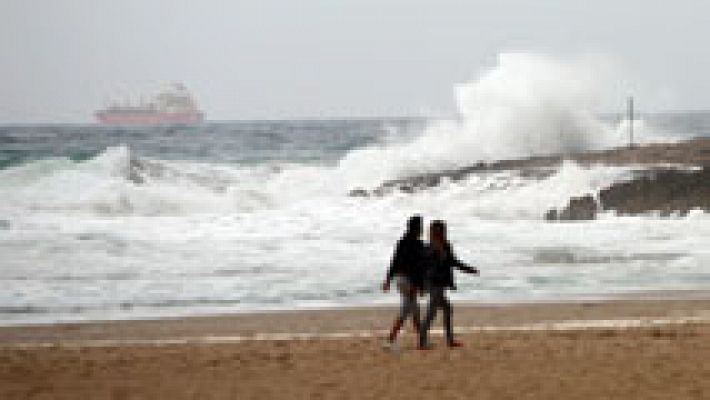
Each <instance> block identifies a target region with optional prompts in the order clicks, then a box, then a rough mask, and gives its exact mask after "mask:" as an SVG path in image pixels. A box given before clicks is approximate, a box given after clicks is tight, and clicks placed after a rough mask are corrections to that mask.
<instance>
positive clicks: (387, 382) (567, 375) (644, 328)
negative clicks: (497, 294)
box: [0, 296, 710, 399]
mask: <svg viewBox="0 0 710 400" xmlns="http://www.w3.org/2000/svg"><path fill="white" fill-rule="evenodd" d="M699 297H702V296H699ZM455 311H456V314H455V323H456V325H457V326H458V327H459V331H460V334H459V338H460V339H461V340H462V341H463V342H464V344H465V346H464V347H463V348H459V349H448V348H446V347H445V346H444V345H443V343H442V340H441V337H440V336H435V337H434V338H433V343H434V345H435V347H434V349H432V350H428V351H420V350H416V349H415V340H414V336H413V335H411V334H409V333H408V334H405V335H404V336H403V337H402V338H401V340H400V342H399V345H400V346H399V350H398V351H395V352H392V351H386V350H384V349H383V347H382V340H381V335H382V332H381V331H382V330H383V329H386V328H387V327H388V325H389V323H390V319H391V318H392V316H393V310H392V309H389V308H385V307H377V308H375V307H373V308H361V309H345V310H321V311H299V312H269V313H258V314H240V315H228V316H214V317H193V318H182V319H165V320H152V321H116V322H101V323H82V324H59V325H37V326H24V327H5V328H0V361H1V362H0V398H3V399H25V398H30V399H80V398H86V399H89V398H91V399H144V398H145V399H155V398H173V399H183V398H185V399H271V398H280V399H294V398H296V399H300V398H333V399H337V398H344V399H385V398H387V399H390V398H392V399H399V398H402V399H405V398H406V399H413V398H439V399H458V398H478V399H520V398H525V399H549V398H565V399H598V398H639V399H670V398H673V399H684V398H687V399H703V398H708V396H710V341H709V339H710V323H707V322H706V321H708V318H710V301H708V300H704V299H701V298H698V299H686V300H671V299H667V300H618V301H607V302H581V303H560V304H527V305H506V306H492V305H485V306H484V305H461V304H459V305H457V307H456V310H455ZM631 321H645V322H643V323H641V324H639V326H636V325H631V326H626V325H629V323H630V322H631ZM438 325H439V324H438V322H437V327H438ZM584 326H587V327H586V328H585V327H584Z"/></svg>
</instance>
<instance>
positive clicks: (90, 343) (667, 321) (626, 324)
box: [0, 313, 710, 349]
mask: <svg viewBox="0 0 710 400" xmlns="http://www.w3.org/2000/svg"><path fill="white" fill-rule="evenodd" d="M707 322H710V313H708V314H704V315H696V316H687V317H677V318H635V319H601V320H564V321H550V322H538V323H531V324H524V325H481V326H458V327H455V328H454V330H455V331H456V332H457V333H478V332H535V331H579V330H593V329H628V328H651V327H660V326H668V325H692V324H701V323H707ZM387 333H388V331H387V330H354V331H344V332H323V333H315V332H301V333H257V334H253V335H233V336H211V335H206V336H186V337H176V338H163V339H88V340H59V341H53V342H52V341H48V342H21V343H7V344H0V348H5V349H37V348H86V347H109V348H110V347H124V346H171V345H193V344H230V343H242V342H283V341H297V340H318V339H331V340H333V339H358V338H359V339H371V338H381V337H385V336H386V335H387ZM431 333H432V334H434V335H443V333H444V332H443V330H442V329H432V330H431Z"/></svg>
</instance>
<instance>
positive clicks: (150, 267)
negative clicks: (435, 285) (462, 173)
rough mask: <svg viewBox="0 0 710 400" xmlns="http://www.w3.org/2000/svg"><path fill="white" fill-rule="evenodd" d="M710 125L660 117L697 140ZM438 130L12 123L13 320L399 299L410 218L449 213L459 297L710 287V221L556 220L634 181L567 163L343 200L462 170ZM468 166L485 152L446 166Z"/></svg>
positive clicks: (0, 211) (1, 305)
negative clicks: (565, 208)
mask: <svg viewBox="0 0 710 400" xmlns="http://www.w3.org/2000/svg"><path fill="white" fill-rule="evenodd" d="M703 118H704V119H703ZM703 121H705V122H703ZM708 121H710V118H707V116H705V117H703V116H702V115H698V114H696V113H693V114H675V115H673V116H670V117H668V116H665V117H664V118H658V119H657V120H651V121H650V122H647V123H648V124H650V125H654V124H655V125H657V126H659V127H662V130H663V132H664V133H665V134H667V136H674V137H689V136H693V135H705V134H707V133H708V132H707V131H706V127H708V126H710V123H708ZM432 127H433V128H432ZM441 129H444V128H442V125H441V123H439V122H432V121H425V120H396V119H383V120H351V121H346V120H343V121H271V122H233V123H227V122H225V123H208V124H203V125H198V126H182V127H101V126H93V125H77V126H69V125H56V126H51V125H50V126H5V127H0V324H3V325H6V324H16V323H35V322H55V321H66V320H93V319H112V318H143V317H158V316H178V315H189V314H205V313H222V312H238V311H248V310H265V309H298V308H313V307H331V306H343V305H362V304H380V303H392V302H396V301H397V299H396V295H394V294H383V293H381V292H380V290H379V287H380V283H381V281H382V278H383V277H384V273H385V270H386V268H387V265H388V262H389V258H390V256H391V252H392V247H393V245H394V243H395V241H396V240H397V239H398V237H399V236H400V234H401V230H402V226H403V224H404V221H405V220H406V218H407V217H408V216H409V215H410V214H412V213H415V212H416V213H421V214H423V215H424V216H425V218H427V219H433V218H443V219H446V220H447V221H448V222H449V225H450V238H451V240H452V242H453V244H454V248H455V249H456V251H457V253H458V255H459V256H460V258H462V259H463V260H466V261H468V262H470V263H472V264H474V265H476V266H478V267H479V268H480V269H481V271H482V273H481V276H480V277H476V278H474V277H469V276H465V275H464V276H459V277H458V283H459V290H458V291H456V292H455V293H454V294H453V295H452V297H453V298H454V299H456V300H470V301H478V302H519V301H547V300H560V299H562V300H565V299H567V300H571V299H589V298H604V297H608V296H617V295H626V294H630V293H631V294H633V293H637V292H647V291H657V290H691V289H708V288H710V268H708V265H710V249H709V248H708V246H707V243H710V218H709V217H708V216H707V215H705V214H702V213H700V212H693V213H690V215H688V216H687V217H672V218H658V217H656V216H653V215H648V216H642V217H617V216H614V215H604V216H603V217H602V218H600V219H599V220H597V221H593V222H576V223H546V222H544V221H543V218H542V216H543V214H544V212H545V211H547V210H548V209H549V208H551V207H558V206H560V205H562V204H565V203H566V201H567V200H568V198H569V197H570V196H574V195H579V194H583V193H587V192H594V191H596V190H599V189H600V188H602V187H605V186H607V185H609V184H611V183H613V182H615V181H618V180H623V179H627V178H628V177H629V176H630V171H629V170H628V169H624V168H612V167H608V166H602V165H599V166H594V167H588V168H585V167H581V166H579V165H576V164H574V163H565V164H563V165H562V166H560V167H559V169H558V170H557V171H556V172H555V173H554V174H552V175H551V176H549V177H546V178H544V179H537V178H531V177H528V176H526V175H522V174H519V173H516V172H497V173H490V174H485V175H472V176H470V177H469V178H468V179H466V180H463V181H459V182H449V183H445V184H444V185H441V186H439V187H436V188H432V189H430V190H425V191H421V192H418V193H414V194H405V193H393V194H388V195H386V196H383V197H371V198H360V197H350V196H348V195H347V193H348V191H349V190H351V189H353V188H356V187H372V186H374V185H377V184H378V183H379V182H381V181H382V180H384V179H388V178H390V179H391V178H397V177H401V176H404V175H406V174H409V173H412V172H417V171H420V170H421V171H431V170H435V169H437V168H442V169H443V168H449V167H450V165H449V164H448V163H443V164H437V163H438V162H440V160H442V159H445V160H446V159H449V158H447V157H446V153H444V151H448V152H455V151H456V146H453V147H451V146H448V147H447V146H444V145H443V144H442V146H441V147H442V148H444V150H441V149H438V150H437V149H435V150H436V152H435V153H431V151H432V149H429V148H428V147H431V143H436V141H433V142H432V141H430V140H422V138H423V137H427V136H432V135H436V134H438V132H440V131H441ZM457 134H460V133H457ZM418 143H419V145H418ZM422 143H423V145H426V146H428V147H427V148H421V149H420V150H417V146H421V145H422ZM434 147H436V146H434ZM466 151H470V150H469V148H466ZM466 157H469V158H470V159H471V160H472V161H473V160H477V159H479V158H485V157H479V156H478V155H476V154H470V153H465V154H451V157H450V159H466Z"/></svg>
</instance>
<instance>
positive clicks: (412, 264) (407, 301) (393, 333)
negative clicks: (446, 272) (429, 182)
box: [382, 215, 425, 345]
mask: <svg viewBox="0 0 710 400" xmlns="http://www.w3.org/2000/svg"><path fill="white" fill-rule="evenodd" d="M422 225H423V223H422V217H421V216H419V215H414V216H412V217H410V218H409V220H408V221H407V231H406V232H405V233H404V236H403V237H402V238H401V239H400V240H399V241H398V242H397V246H396V247H395V251H394V255H393V256H392V261H391V263H390V267H389V270H388V271H387V276H386V278H385V281H384V283H383V284H382V290H384V291H385V292H387V291H389V289H390V283H391V282H392V280H395V281H396V284H397V289H398V291H399V293H400V296H401V298H402V301H401V306H400V311H399V315H398V316H397V318H396V319H395V320H394V324H393V325H392V329H391V330H390V334H389V337H388V338H387V340H388V344H390V345H391V344H393V343H394V341H395V340H396V339H397V334H398V333H399V330H400V329H401V328H402V325H403V324H404V322H405V321H406V320H407V319H408V318H409V317H410V316H411V318H412V323H413V324H414V329H415V332H419V330H420V325H421V324H420V323H419V321H420V320H419V303H418V302H417V295H418V294H419V293H420V292H421V291H422V288H423V285H424V260H425V255H424V243H423V242H422V240H421V236H422Z"/></svg>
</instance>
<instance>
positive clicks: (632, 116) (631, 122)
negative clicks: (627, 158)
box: [628, 96, 634, 147]
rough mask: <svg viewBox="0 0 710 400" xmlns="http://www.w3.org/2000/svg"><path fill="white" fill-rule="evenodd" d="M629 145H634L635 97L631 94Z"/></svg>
mask: <svg viewBox="0 0 710 400" xmlns="http://www.w3.org/2000/svg"><path fill="white" fill-rule="evenodd" d="M628 118H629V147H634V98H633V97H632V96H629V116H628Z"/></svg>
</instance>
